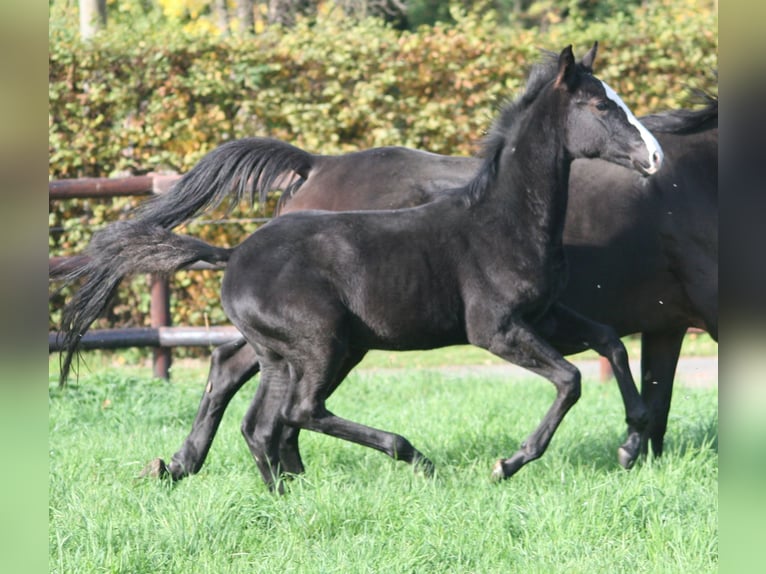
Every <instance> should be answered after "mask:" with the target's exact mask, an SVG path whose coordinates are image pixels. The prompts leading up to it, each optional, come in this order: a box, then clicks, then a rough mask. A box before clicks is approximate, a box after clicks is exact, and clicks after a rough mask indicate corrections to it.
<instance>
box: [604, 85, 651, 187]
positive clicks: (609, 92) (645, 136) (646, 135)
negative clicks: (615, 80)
mask: <svg viewBox="0 0 766 574" xmlns="http://www.w3.org/2000/svg"><path fill="white" fill-rule="evenodd" d="M601 84H602V85H603V86H604V90H605V91H606V97H607V98H609V99H610V100H612V101H613V102H614V103H615V104H617V105H618V106H620V108H621V109H622V111H624V112H625V115H626V116H628V122H630V124H632V125H633V126H635V128H636V129H637V130H638V133H639V134H641V139H642V140H644V145H646V149H647V150H648V151H649V161H650V162H651V164H652V167H651V168H650V169H649V170H648V171H649V172H650V173H654V172H656V171H657V170H658V169H660V165H662V159H663V157H664V154H663V153H662V148H661V147H660V142H658V141H657V139H656V138H655V137H654V136H653V135H652V132H650V131H649V130H648V129H646V128H645V127H644V124H642V123H641V122H639V121H638V118H636V116H634V115H633V112H631V111H630V108H628V106H626V105H625V102H623V101H622V98H620V96H618V95H617V92H615V91H614V90H613V89H612V88H610V87H609V85H608V84H607V83H606V82H604V81H602V82H601ZM655 154H656V156H655ZM654 157H657V162H656V163H655V162H654Z"/></svg>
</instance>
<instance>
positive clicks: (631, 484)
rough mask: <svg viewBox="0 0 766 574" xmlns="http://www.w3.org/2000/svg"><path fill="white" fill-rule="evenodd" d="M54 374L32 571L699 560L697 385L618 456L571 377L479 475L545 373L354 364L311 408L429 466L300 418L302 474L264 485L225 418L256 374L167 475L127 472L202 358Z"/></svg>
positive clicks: (183, 424)
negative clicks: (553, 412) (180, 476)
mask: <svg viewBox="0 0 766 574" xmlns="http://www.w3.org/2000/svg"><path fill="white" fill-rule="evenodd" d="M86 357H87V355H86ZM469 363H470V361H469ZM373 366H375V365H373ZM54 376H55V375H54V373H53V371H52V374H51V387H50V389H51V390H50V409H49V424H50V429H49V430H50V433H49V436H50V439H49V448H50V490H49V495H50V514H49V541H50V542H49V548H50V570H51V572H59V573H62V574H64V573H66V574H70V573H78V572H82V573H92V572H126V573H127V572H130V573H143V572H153V573H156V572H195V573H196V572H210V573H216V574H218V573H226V572H232V573H233V572H238V573H239V572H257V573H271V572H274V573H283V572H284V573H290V572H300V573H304V572H305V573H325V572H326V573H330V572H333V573H336V572H337V573H344V574H346V573H353V574H355V573H366V572H369V573H387V572H392V573H398V572H402V573H404V572H406V573H419V572H428V573H431V572H438V573H441V572H455V573H470V572H474V573H477V574H483V573H494V572H540V573H551V572H575V573H577V572H583V573H585V572H587V573H601V572H604V573H618V572H626V573H627V572H630V573H636V572H647V573H656V572H678V573H688V572H695V573H702V572H715V571H717V564H718V498H717V488H718V487H717V479H718V438H717V437H718V414H717V413H718V410H717V408H718V391H717V388H716V387H715V386H714V387H712V388H688V387H684V386H683V382H682V381H681V384H679V386H678V387H677V389H676V392H675V394H674V398H673V406H672V409H671V417H670V423H669V431H668V437H667V441H666V442H667V447H666V455H665V456H664V457H663V458H662V459H661V460H651V459H650V460H646V461H642V462H639V463H638V465H637V466H636V467H635V468H634V469H633V470H631V471H624V470H622V469H621V468H619V466H618V465H617V463H616V456H615V450H616V447H617V446H618V445H619V443H620V440H621V439H622V437H623V432H624V428H623V423H622V420H623V412H622V407H621V401H620V400H619V396H618V393H617V389H616V386H615V385H613V384H601V383H598V382H595V381H587V380H586V381H585V382H584V386H583V396H582V399H581V400H580V402H579V403H578V404H577V405H576V406H575V407H574V408H573V410H572V411H571V412H570V413H569V415H568V416H567V418H566V419H565V421H564V423H563V424H562V426H561V427H560V429H559V431H558V433H557V434H556V436H555V438H554V440H553V442H552V444H551V446H550V448H549V449H548V451H547V452H546V454H545V455H544V456H543V458H542V459H540V460H538V461H536V462H533V463H531V464H529V465H528V466H527V467H526V468H524V469H523V470H521V471H520V473H519V474H518V475H516V476H515V477H513V478H512V479H510V480H508V481H505V482H503V483H500V484H494V483H492V482H490V480H489V473H490V468H491V466H492V464H493V463H494V461H495V460H496V459H497V458H498V457H499V456H508V455H510V454H511V453H512V452H513V451H514V450H515V449H516V448H517V446H518V444H519V442H520V441H521V440H523V439H524V437H525V436H526V435H527V434H528V433H529V432H530V431H531V430H532V429H533V428H534V426H535V425H536V424H537V423H538V421H539V420H540V418H541V417H542V415H543V414H544V412H545V411H546V409H547V407H548V406H549V404H550V402H551V400H552V398H553V388H552V385H550V384H549V383H547V382H545V381H543V380H542V379H537V378H535V377H528V378H527V377H524V378H518V379H516V378H514V379H513V380H507V377H506V378H504V377H501V376H498V375H496V374H491V372H490V374H486V373H485V374H483V373H482V372H481V370H480V369H476V370H475V371H474V372H471V371H469V372H468V373H466V372H465V371H464V372H462V374H460V375H458V374H452V373H449V372H443V371H442V372H440V371H435V370H428V369H418V370H412V371H411V372H407V373H403V372H401V371H385V370H384V371H380V370H374V369H373V370H359V371H357V372H355V373H352V375H351V376H350V377H349V379H348V380H347V381H346V382H345V383H344V385H342V386H341V387H340V388H339V390H338V391H337V393H336V395H334V396H333V397H332V400H331V402H330V408H331V409H332V410H334V411H335V412H336V413H338V414H340V415H344V416H348V417H350V418H352V419H354V420H357V421H359V422H364V423H366V424H370V425H373V426H378V427H380V428H385V429H388V430H392V431H396V432H399V433H401V434H403V435H404V436H406V437H408V438H409V439H410V440H411V441H412V442H413V444H415V445H416V446H417V447H418V448H419V449H421V450H422V451H423V452H424V453H425V454H426V455H428V456H429V457H430V458H431V459H432V460H433V461H434V462H435V463H436V465H437V472H436V476H435V478H433V479H424V478H422V477H421V476H419V475H415V474H413V473H412V472H411V470H410V468H409V467H408V466H406V465H405V464H403V463H396V462H393V461H391V460H390V459H388V458H387V457H385V456H384V455H382V454H380V453H377V452H375V451H372V450H370V449H365V448H363V447H360V446H357V445H352V444H349V443H346V442H343V441H339V440H337V439H333V438H329V437H325V436H321V435H316V434H312V433H304V434H303V435H302V437H301V441H302V442H301V446H302V453H303V458H304V461H305V463H306V466H307V473H306V475H305V476H304V477H301V478H299V479H297V480H295V481H293V482H292V483H291V484H290V486H289V491H288V493H287V495H286V496H284V497H277V496H274V495H272V494H270V493H269V492H268V491H267V490H266V488H265V487H264V485H263V484H262V482H261V479H260V476H259V474H258V472H257V470H256V467H255V463H254V461H253V460H252V458H251V456H250V453H249V451H248V450H247V448H246V446H245V444H244V441H243V440H242V439H241V437H240V434H239V423H240V420H241V418H242V416H243V414H244V411H245V409H246V407H247V403H248V401H249V399H250V398H251V397H252V395H253V393H254V390H255V383H253V382H251V383H248V385H247V386H246V387H245V388H244V389H243V392H242V393H240V395H239V396H237V397H235V398H234V400H233V402H232V405H231V407H230V409H229V412H228V413H227V415H226V417H225V418H224V421H223V424H222V428H221V430H220V432H219V434H218V437H217V440H216V442H215V444H214V445H213V448H212V450H211V453H210V456H209V457H208V461H207V464H206V465H205V466H204V467H203V469H202V471H201V472H200V473H199V474H198V475H196V476H193V477H190V478H188V479H186V480H184V481H182V482H180V483H178V484H176V485H169V484H167V483H162V482H157V481H154V480H150V479H148V480H147V479H145V480H138V479H137V478H136V477H137V476H138V474H139V472H140V470H141V468H142V467H143V466H144V464H145V463H146V462H148V461H149V460H151V459H152V458H154V457H156V456H162V457H164V458H166V459H167V458H169V457H170V455H172V453H173V452H174V451H175V450H176V449H177V448H178V447H179V446H180V443H181V441H182V440H183V438H184V436H185V435H186V433H187V432H188V430H189V427H190V424H191V421H192V419H193V417H194V414H195V412H196V408H197V404H198V399H199V394H200V392H201V389H202V386H203V381H204V378H205V369H204V368H202V369H200V368H199V367H191V368H184V367H182V366H178V367H177V368H176V370H175V371H174V375H173V376H174V383H173V384H167V383H165V382H163V381H157V380H152V379H151V378H149V377H148V375H147V369H146V367H142V368H140V369H133V368H128V367H117V368H115V367H111V368H110V367H106V366H104V367H99V368H98V369H97V370H96V371H95V372H93V373H90V374H88V373H86V371H85V370H83V372H82V374H81V376H80V379H79V381H78V382H76V383H74V384H72V385H71V386H70V387H68V388H66V389H64V390H59V389H58V388H57V387H56V385H55V384H54V383H53V381H54Z"/></svg>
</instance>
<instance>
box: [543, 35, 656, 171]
mask: <svg viewBox="0 0 766 574" xmlns="http://www.w3.org/2000/svg"><path fill="white" fill-rule="evenodd" d="M597 49H598V42H595V43H594V44H593V47H592V48H591V49H590V50H589V51H588V53H587V54H586V55H585V57H583V59H582V61H581V62H580V63H579V64H578V63H575V59H574V55H573V53H572V47H571V46H568V47H566V48H564V50H563V51H562V52H561V54H560V55H559V58H558V72H557V74H556V79H555V80H554V88H555V89H556V90H560V91H563V92H566V94H567V95H568V96H569V97H568V98H567V105H568V106H569V113H568V115H567V117H568V126H567V128H568V129H567V136H566V137H567V142H566V145H567V149H568V151H569V153H571V154H572V155H573V156H574V157H586V158H592V157H600V158H602V159H604V160H607V161H610V162H613V163H616V164H619V165H623V166H625V167H628V168H633V169H637V170H638V171H640V172H641V173H642V174H643V175H651V174H653V173H655V172H656V171H657V170H659V169H660V165H661V164H662V157H663V154H662V148H661V147H660V144H659V143H658V142H657V140H656V139H655V138H654V136H653V135H652V134H651V132H649V130H647V129H646V128H645V127H644V126H643V125H642V124H641V122H639V121H638V120H637V119H636V117H635V116H634V115H633V112H631V111H630V109H629V108H628V106H626V105H625V102H623V101H622V99H621V98H620V96H618V95H617V93H616V92H615V91H614V90H613V89H612V88H610V87H609V86H608V85H607V84H606V83H605V82H603V81H602V80H599V79H598V78H597V77H595V76H594V75H593V60H594V59H595V58H596V51H597Z"/></svg>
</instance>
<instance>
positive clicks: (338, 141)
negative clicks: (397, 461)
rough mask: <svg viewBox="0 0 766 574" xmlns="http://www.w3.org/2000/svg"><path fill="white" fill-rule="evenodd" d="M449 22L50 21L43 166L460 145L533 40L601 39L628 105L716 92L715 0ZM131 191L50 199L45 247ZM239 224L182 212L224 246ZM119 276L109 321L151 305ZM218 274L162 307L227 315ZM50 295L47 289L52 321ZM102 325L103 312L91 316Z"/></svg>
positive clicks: (460, 149) (187, 282) (57, 174)
mask: <svg viewBox="0 0 766 574" xmlns="http://www.w3.org/2000/svg"><path fill="white" fill-rule="evenodd" d="M453 16H454V17H455V19H456V20H457V23H456V24H454V25H449V26H447V25H437V26H435V27H422V28H420V29H418V30H417V31H416V32H404V33H400V32H397V31H394V30H392V29H390V28H387V27H386V26H385V25H383V24H382V23H380V22H379V21H376V20H366V21H363V22H361V23H353V22H351V21H344V20H340V19H333V18H331V17H325V18H320V19H319V20H314V21H302V22H299V23H298V25H297V26H295V27H294V28H292V29H290V30H282V29H279V28H273V29H269V30H267V32H266V33H264V34H261V35H258V36H255V37H253V38H251V39H248V40H237V39H226V40H222V39H219V38H209V37H200V36H189V35H188V34H185V33H183V32H181V31H179V30H174V29H170V28H161V29H156V30H154V31H150V30H149V29H148V28H146V27H144V28H142V29H136V30H126V29H119V30H111V31H110V30H108V31H107V33H105V34H104V35H103V36H102V37H100V38H99V39H98V40H97V41H95V42H93V44H92V45H84V44H83V43H81V42H80V41H79V40H78V39H77V36H76V34H75V32H76V30H75V29H74V28H73V27H72V26H69V27H67V26H51V32H50V60H49V64H50V71H49V74H50V83H49V86H50V87H49V95H50V112H49V113H50V116H49V126H50V131H49V137H50V144H49V145H50V177H51V178H52V179H59V178H72V177H85V176H91V177H106V176H115V175H125V174H139V173H146V172H148V171H163V170H173V171H177V172H184V171H186V170H188V169H189V168H191V167H192V166H193V165H194V164H195V163H196V162H197V161H198V160H199V159H200V158H201V157H202V156H203V155H204V154H205V153H207V152H209V151H210V150H212V149H213V148H215V147H216V146H218V145H219V144H221V143H223V142H224V141H227V140H230V139H233V138H241V137H245V136H253V135H260V136H270V137H275V138H280V139H283V140H286V141H288V142H291V143H293V144H295V145H298V146H300V147H303V148H305V149H307V150H309V151H312V152H321V153H340V152H345V151H351V150H356V149H360V148H367V147H373V146H381V145H406V146H411V147H417V148H424V149H429V150H431V151H434V152H440V153H447V154H472V153H474V152H475V151H476V149H477V143H478V141H479V140H480V138H481V135H482V134H483V133H484V131H485V130H486V129H487V127H488V126H489V124H490V122H491V120H492V118H493V116H494V114H495V111H496V110H497V108H498V106H499V105H500V104H501V103H502V102H503V100H504V99H505V98H508V97H512V96H514V95H515V94H516V93H517V92H518V91H519V90H520V89H522V87H523V82H524V78H525V72H526V70H527V68H528V65H529V64H530V63H531V62H533V61H534V60H535V59H536V58H537V57H538V54H539V49H541V48H546V49H554V50H559V49H561V48H562V47H563V46H565V45H566V44H569V43H571V44H574V46H575V51H576V53H579V54H582V53H584V51H585V50H587V48H588V47H589V46H590V45H591V43H592V42H593V40H595V39H598V40H599V42H600V44H601V49H600V57H599V59H598V60H597V73H598V74H599V76H600V77H601V78H603V79H604V80H606V81H607V82H609V83H610V84H611V85H612V86H613V87H614V88H615V89H616V90H617V91H618V92H619V93H620V94H621V95H622V96H623V98H624V99H625V100H626V102H627V103H628V105H630V106H631V107H632V108H633V109H634V111H635V112H636V113H637V114H643V113H648V112H651V111H659V110H663V109H668V108H674V107H680V106H690V105H692V104H693V100H692V96H691V94H690V92H689V91H688V89H687V88H688V87H689V86H693V87H699V88H703V89H707V90H709V91H713V92H717V87H716V79H715V76H714V74H713V70H715V69H716V68H717V61H718V56H717V49H718V17H717V14H716V12H715V11H714V9H713V8H712V5H708V6H705V5H700V3H699V2H697V1H693V0H660V1H656V2H652V3H651V4H650V5H649V6H646V7H640V8H637V9H635V10H634V11H633V12H631V13H620V14H616V15H614V16H612V17H610V18H609V19H607V20H603V21H599V22H586V21H584V19H583V18H582V17H580V16H579V15H578V13H577V11H576V9H575V8H573V9H572V11H571V12H570V15H569V17H568V19H567V20H566V21H564V22H563V23H561V24H559V25H556V26H551V27H549V28H548V29H547V30H545V31H542V30H539V29H522V28H513V27H503V26H498V25H497V23H496V19H495V17H494V15H493V14H492V13H491V12H490V13H484V14H483V15H482V14H465V13H459V12H457V11H453ZM130 204H131V200H126V199H122V200H82V201H66V202H52V203H51V206H50V217H49V219H50V221H49V222H50V225H51V228H52V230H53V231H52V233H51V239H50V246H51V254H52V255H66V254H71V253H76V252H79V251H81V250H82V249H83V247H84V246H85V244H86V243H87V240H88V238H89V237H90V233H91V232H92V230H93V229H95V228H98V227H99V226H102V225H103V224H104V223H105V222H107V221H110V220H112V219H114V218H116V217H119V216H122V215H124V213H125V212H126V210H127V208H128V207H129V206H130ZM251 230H252V227H251V226H247V225H245V226H212V225H207V226H200V225H195V226H193V228H192V230H191V231H190V232H191V233H194V234H196V235H199V236H201V237H204V238H205V239H207V240H209V241H213V242H216V243H218V244H235V243H237V242H238V241H240V240H241V238H242V237H243V235H244V234H245V233H247V232H249V231H251ZM136 282H137V283H138V285H139V286H137V287H135V288H132V289H128V288H124V289H123V290H122V291H121V295H120V297H119V303H118V304H117V305H115V307H114V308H113V309H112V311H111V314H110V317H109V320H110V322H116V323H120V324H125V325H127V324H130V325H140V324H145V323H146V322H147V321H148V319H147V317H146V313H147V310H148V294H147V292H146V289H145V287H144V285H145V279H144V278H138V279H136V280H134V283H136ZM218 283H219V275H216V274H208V273H191V274H188V273H185V274H179V275H178V277H177V278H176V281H175V285H174V302H173V308H172V314H173V321H174V322H175V323H177V324H204V322H205V321H209V322H210V323H211V324H217V323H221V322H224V321H225V317H224V316H223V314H222V312H221V310H220V306H219V305H218V304H217V301H218ZM64 295H66V293H62V294H60V295H58V296H56V297H54V298H52V300H51V305H50V307H51V313H50V317H51V327H53V326H55V323H56V321H57V320H58V308H59V307H60V305H61V301H62V298H63V296H64ZM102 326H103V325H102Z"/></svg>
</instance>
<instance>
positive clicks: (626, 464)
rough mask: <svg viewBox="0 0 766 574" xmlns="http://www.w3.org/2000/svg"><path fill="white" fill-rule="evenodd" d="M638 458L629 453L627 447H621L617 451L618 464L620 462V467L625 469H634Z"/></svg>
mask: <svg viewBox="0 0 766 574" xmlns="http://www.w3.org/2000/svg"><path fill="white" fill-rule="evenodd" d="M636 458H637V457H636V455H635V454H631V453H630V452H628V450H627V449H626V448H625V446H621V447H620V448H618V449H617V462H619V463H620V466H621V467H622V468H624V469H630V468H632V467H633V465H634V464H635V462H636Z"/></svg>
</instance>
